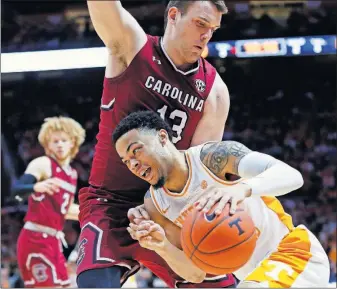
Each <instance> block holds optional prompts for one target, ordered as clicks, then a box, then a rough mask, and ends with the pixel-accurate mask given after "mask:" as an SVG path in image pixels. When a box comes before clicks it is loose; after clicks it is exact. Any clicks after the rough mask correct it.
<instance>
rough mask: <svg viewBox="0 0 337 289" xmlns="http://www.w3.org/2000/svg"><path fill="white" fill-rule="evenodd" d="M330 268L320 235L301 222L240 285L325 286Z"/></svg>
mask: <svg viewBox="0 0 337 289" xmlns="http://www.w3.org/2000/svg"><path fill="white" fill-rule="evenodd" d="M328 268H329V263H328V259H327V257H326V254H325V252H324V250H323V248H322V246H321V245H320V244H319V242H318V240H317V238H316V237H315V236H314V235H313V234H312V233H311V232H310V231H308V230H307V229H306V228H305V227H302V226H299V227H297V228H295V229H294V231H292V232H291V233H289V234H288V235H287V236H286V237H285V238H284V239H283V240H282V241H281V242H280V244H279V246H278V248H277V251H275V252H273V253H272V254H271V255H270V256H269V257H268V258H266V259H265V260H263V261H262V262H261V263H260V264H259V266H258V267H257V268H256V269H255V270H254V271H253V272H252V273H251V274H249V275H248V276H247V277H246V278H245V280H243V282H242V284H241V283H240V284H239V287H245V286H250V285H251V282H256V283H258V286H260V287H265V288H290V287H322V286H323V287H324V286H326V285H327V283H328V279H329V269H328Z"/></svg>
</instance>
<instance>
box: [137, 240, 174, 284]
mask: <svg viewBox="0 0 337 289" xmlns="http://www.w3.org/2000/svg"><path fill="white" fill-rule="evenodd" d="M133 258H134V259H135V260H137V261H138V262H139V263H140V264H142V265H144V266H145V267H146V268H148V269H149V270H151V271H152V273H154V274H155V275H156V276H157V277H158V278H160V279H161V280H163V281H164V282H165V283H166V284H167V285H168V286H169V287H171V288H172V287H173V288H174V287H175V284H176V279H179V278H177V277H178V276H177V275H176V274H175V273H174V272H173V271H172V269H171V268H170V267H169V266H168V265H167V263H166V262H165V261H164V259H162V258H161V257H160V256H159V255H158V254H157V253H155V252H154V251H151V250H147V249H144V248H142V247H140V246H139V247H138V248H137V249H135V250H134V251H133Z"/></svg>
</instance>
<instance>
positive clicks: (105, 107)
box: [101, 98, 116, 111]
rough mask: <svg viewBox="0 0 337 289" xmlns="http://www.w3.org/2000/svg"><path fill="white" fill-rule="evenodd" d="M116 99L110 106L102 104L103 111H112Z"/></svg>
mask: <svg viewBox="0 0 337 289" xmlns="http://www.w3.org/2000/svg"><path fill="white" fill-rule="evenodd" d="M115 100H116V99H115V98H114V99H113V100H111V101H110V102H109V103H108V104H102V105H101V109H102V110H106V111H108V110H111V109H112V107H113V105H114V103H115Z"/></svg>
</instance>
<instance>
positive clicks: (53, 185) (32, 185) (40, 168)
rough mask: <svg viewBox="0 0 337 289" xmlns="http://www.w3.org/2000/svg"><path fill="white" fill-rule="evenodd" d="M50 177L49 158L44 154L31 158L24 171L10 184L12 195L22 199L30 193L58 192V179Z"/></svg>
mask: <svg viewBox="0 0 337 289" xmlns="http://www.w3.org/2000/svg"><path fill="white" fill-rule="evenodd" d="M50 177H51V169H50V159H49V158H48V157H46V156H43V157H39V158H36V159H34V160H32V161H31V162H30V163H29V164H28V166H27V169H26V171H25V173H24V174H23V175H22V176H21V177H20V178H19V179H18V180H17V181H16V182H14V184H13V185H12V188H11V193H12V195H13V196H14V197H15V198H16V199H18V200H20V201H22V200H24V199H27V198H28V197H29V195H30V194H31V193H34V192H39V193H47V194H51V195H52V194H54V193H57V192H58V190H59V189H58V188H59V186H60V183H59V180H57V179H56V178H50Z"/></svg>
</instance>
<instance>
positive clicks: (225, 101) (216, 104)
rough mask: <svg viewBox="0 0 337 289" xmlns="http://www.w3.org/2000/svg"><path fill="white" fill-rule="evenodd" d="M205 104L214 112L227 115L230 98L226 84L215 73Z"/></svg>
mask: <svg viewBox="0 0 337 289" xmlns="http://www.w3.org/2000/svg"><path fill="white" fill-rule="evenodd" d="M206 104H207V105H208V106H211V107H213V108H214V110H215V111H219V112H220V113H222V114H224V115H227V114H228V111H229V107H230V96H229V91H228V88H227V85H226V83H225V82H224V81H223V80H222V78H221V76H220V75H219V74H218V73H216V77H215V80H214V84H213V87H212V89H211V91H210V93H209V96H208V98H207V102H206Z"/></svg>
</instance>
